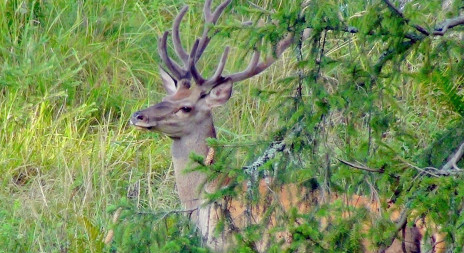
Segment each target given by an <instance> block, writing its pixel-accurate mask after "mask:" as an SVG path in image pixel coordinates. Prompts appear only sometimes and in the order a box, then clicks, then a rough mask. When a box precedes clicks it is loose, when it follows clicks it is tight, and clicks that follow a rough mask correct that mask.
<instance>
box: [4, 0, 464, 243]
mask: <svg viewBox="0 0 464 253" xmlns="http://www.w3.org/2000/svg"><path fill="white" fill-rule="evenodd" d="M214 2H215V4H217V1H214ZM251 2H253V3H251ZM288 2H289V1H283V0H259V1H258V0H257V1H244V0H235V1H233V3H232V5H231V6H230V7H228V9H227V10H226V12H225V15H224V16H223V17H222V18H221V21H220V22H219V25H218V28H220V29H221V30H220V32H219V33H217V34H216V35H215V36H214V38H213V41H212V42H211V44H210V47H209V48H208V50H207V51H206V52H205V55H204V56H203V58H202V60H201V62H200V69H202V71H203V73H206V74H208V73H211V72H212V71H213V70H214V67H215V66H214V64H211V63H214V62H216V61H217V59H218V58H219V55H220V54H221V53H222V51H223V48H224V45H226V44H227V45H230V46H232V47H233V49H232V52H231V54H230V56H229V61H228V64H227V66H226V71H230V72H232V71H238V70H241V69H243V68H244V65H246V63H247V59H248V58H249V57H250V53H251V49H253V47H255V46H256V45H261V46H260V47H259V50H261V51H263V52H265V53H267V54H268V55H269V54H272V53H273V52H272V48H273V46H272V45H273V44H275V42H276V41H278V40H279V39H280V38H282V37H283V36H284V35H285V34H286V33H288V32H292V33H295V34H300V33H302V31H303V29H305V28H311V29H312V30H311V36H310V37H309V39H307V40H306V41H296V43H295V44H294V45H293V46H292V48H291V50H288V52H286V54H285V55H284V56H283V57H282V59H281V60H280V61H278V62H276V63H275V64H274V66H272V67H271V68H270V69H268V70H267V71H266V72H265V73H264V74H262V75H260V76H258V77H256V78H253V79H251V80H248V81H244V82H242V83H237V84H235V86H234V96H233V98H232V99H231V101H229V103H228V104H227V105H226V106H225V107H224V108H220V109H219V110H217V111H216V114H215V115H216V117H215V119H216V126H217V129H218V135H219V139H218V140H216V141H214V140H211V145H212V146H215V147H216V148H217V150H218V153H219V154H218V158H217V159H216V161H217V162H216V163H215V164H214V165H213V166H212V167H210V168H209V170H210V171H214V172H215V173H212V174H211V176H217V174H223V173H227V174H228V175H229V176H232V177H233V178H234V179H236V181H237V182H243V181H245V180H249V179H250V173H247V172H248V171H247V170H242V168H243V167H244V166H246V165H250V164H252V163H253V161H254V160H255V159H256V158H257V157H259V156H260V155H261V154H262V153H263V152H266V150H267V148H268V147H269V145H271V146H272V144H271V143H274V144H273V145H275V144H276V143H280V141H282V140H283V141H284V143H285V146H286V147H285V149H283V151H284V152H280V153H278V154H277V155H276V156H275V157H274V158H273V159H271V160H269V161H267V162H266V163H265V164H264V165H263V166H260V167H259V168H258V171H259V174H260V175H261V176H263V175H268V174H271V175H274V176H275V178H276V179H277V180H275V182H276V183H277V184H279V183H284V182H296V183H298V184H301V185H305V186H308V188H310V189H313V188H318V189H321V190H322V192H324V191H325V192H328V191H334V192H347V193H353V194H360V195H365V196H371V197H372V198H374V199H380V200H382V201H383V202H384V203H386V200H391V201H393V202H395V203H396V206H398V208H400V209H401V211H403V212H404V213H405V214H408V219H407V220H408V224H407V225H409V226H412V225H413V223H414V220H416V219H419V218H421V217H427V219H429V220H433V221H434V223H435V224H439V225H440V228H441V231H443V232H445V233H446V235H447V236H446V241H447V244H448V246H449V247H450V250H452V251H462V245H464V226H463V224H464V218H463V217H464V215H463V214H462V212H463V205H464V203H463V196H464V184H460V182H461V180H462V178H463V176H462V174H463V173H462V172H461V171H460V170H458V169H456V168H453V166H449V165H450V164H449V163H448V161H449V159H450V158H456V160H457V164H456V166H457V167H462V166H463V165H464V164H463V163H462V162H460V157H458V156H456V153H459V152H457V151H458V148H459V147H460V145H461V144H462V143H463V142H464V130H463V129H464V121H463V116H464V100H463V96H464V93H463V87H464V72H463V69H464V60H463V56H464V42H463V36H464V35H463V33H464V30H463V27H464V26H463V23H464V22H460V23H459V22H458V24H457V25H456V26H450V27H449V29H445V27H444V24H445V23H444V22H446V21H450V20H451V21H453V20H454V21H456V20H457V21H459V19H456V17H459V16H460V15H462V11H463V8H464V3H463V2H462V1H460V0H454V1H445V2H442V1H440V0H430V1H419V0H411V1H391V2H390V1H386V0H373V1H364V0H355V1H353V0H352V1H348V0H338V1H327V0H321V1H318V0H317V1H301V0H296V1H292V4H289V3H288ZM184 4H188V5H190V7H191V8H190V11H189V12H188V14H187V15H186V17H185V18H184V22H183V23H182V26H181V30H182V33H183V35H182V36H183V37H182V38H183V40H184V45H186V46H188V47H190V46H191V45H192V42H193V40H194V38H195V37H196V36H197V35H198V34H200V31H201V29H202V28H203V27H202V23H200V22H199V20H200V19H201V10H202V7H203V1H201V0H185V1H174V0H147V1H122V0H121V1H119V0H117V1H95V0H94V1H92V0H91V1H64V0H57V1H17V0H14V1H2V2H0V13H1V15H0V35H1V36H0V63H1V65H0V173H1V175H2V176H1V180H0V184H1V188H0V203H2V204H1V205H0V252H59V251H60V252H68V251H69V252H100V251H110V250H116V249H117V250H118V252H128V251H140V252H147V251H149V250H152V251H153V252H157V251H170V252H179V251H181V250H184V251H194V250H197V251H206V249H202V248H201V245H200V243H199V240H198V237H197V236H196V234H195V229H194V228H193V227H192V226H191V225H189V224H188V221H187V220H186V218H185V217H184V216H183V214H182V212H178V211H177V210H179V207H178V200H177V196H176V194H175V191H174V182H173V176H172V169H171V166H170V157H169V143H170V141H169V139H167V138H166V137H163V136H162V135H159V134H157V133H148V132H138V131H135V130H134V129H133V128H131V127H130V126H129V124H128V119H129V117H130V115H131V113H132V112H134V111H136V110H138V109H140V108H141V107H145V106H147V105H149V104H153V103H155V102H157V101H159V100H160V99H161V98H162V96H163V92H162V89H161V87H160V85H159V76H158V73H157V64H158V62H159V58H158V55H157V43H156V41H157V38H158V36H159V35H160V34H161V33H162V31H164V30H169V29H170V25H171V22H172V19H173V17H174V16H175V15H176V14H177V13H178V10H179V9H180V8H181V7H182V6H183V5H184ZM461 17H462V16H461ZM249 20H251V21H253V25H251V26H243V25H242V22H243V21H249ZM271 21H273V22H271ZM461 21H462V18H461ZM448 24H451V23H449V22H448ZM441 32H443V34H441ZM259 41H262V43H258V42H259ZM211 168H213V169H214V170H211ZM251 177H252V178H251V179H253V177H254V175H253V173H252V176H251ZM235 185H238V184H235ZM227 190H228V191H222V192H219V193H217V194H214V195H212V196H211V198H219V197H223V196H224V195H230V196H234V195H235V193H236V192H237V191H238V190H237V189H235V188H234V187H230V188H228V189H227ZM250 201H252V200H250ZM341 205H342V203H333V204H332V205H322V206H320V207H318V208H316V209H314V211H313V212H311V213H309V214H297V213H291V214H289V215H288V216H286V217H283V219H287V220H290V221H291V220H294V219H296V218H297V217H298V218H303V219H304V220H305V221H307V223H303V224H300V225H298V226H296V225H291V226H290V227H289V228H287V229H289V230H290V231H291V232H292V233H293V236H294V239H295V240H294V243H293V245H292V247H291V248H290V249H297V248H301V247H305V248H306V249H307V250H308V251H323V252H325V251H327V250H331V251H350V250H351V251H357V250H359V247H360V245H359V239H360V238H359V233H358V232H359V229H360V227H359V224H361V223H360V222H359V221H360V220H362V219H363V217H364V216H363V214H362V213H359V214H358V215H353V219H350V220H349V221H346V220H345V221H338V220H336V221H333V224H331V226H330V227H328V228H327V229H326V230H324V231H319V230H318V229H317V224H318V222H319V220H320V218H321V217H324V216H325V215H327V213H328V211H327V210H339V209H340V208H341ZM118 207H122V210H123V211H122V214H121V216H120V217H119V219H118V220H117V221H116V222H113V221H112V219H111V216H112V214H113V213H114V211H115V210H116V209H117V208H118ZM388 212H390V211H386V212H384V213H383V215H382V216H381V217H379V219H378V222H376V223H375V226H374V227H372V229H371V230H370V238H369V239H370V240H371V241H372V242H373V245H374V246H375V247H378V248H382V247H384V246H385V245H387V244H388V242H389V241H391V238H392V237H394V236H395V234H396V231H397V227H396V224H394V223H392V222H391V221H390V220H389V218H388V216H389V215H388ZM288 224H293V223H288ZM357 224H358V225H357ZM111 228H113V229H114V231H115V237H114V239H113V242H112V244H110V245H105V244H104V243H103V239H104V237H105V235H106V233H107V232H108V230H109V229H111ZM260 231H261V228H260V227H259V226H254V227H250V228H248V229H247V230H246V231H244V232H243V233H242V234H240V235H237V241H238V242H239V243H238V246H237V247H239V248H240V249H241V250H242V251H249V250H251V249H252V248H253V247H252V245H253V241H254V240H256V239H257V238H259V235H260V233H261V232H260ZM272 246H273V247H276V248H278V245H272ZM425 247H426V248H427V247H428V248H430V247H431V243H430V242H429V243H428V245H426V246H425Z"/></svg>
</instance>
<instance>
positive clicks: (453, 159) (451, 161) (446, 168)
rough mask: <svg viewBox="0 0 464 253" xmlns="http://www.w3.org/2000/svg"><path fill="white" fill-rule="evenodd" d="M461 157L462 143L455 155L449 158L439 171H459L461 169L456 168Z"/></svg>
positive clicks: (463, 152) (462, 151)
mask: <svg viewBox="0 0 464 253" xmlns="http://www.w3.org/2000/svg"><path fill="white" fill-rule="evenodd" d="M463 155H464V142H463V143H461V145H460V146H459V148H458V150H457V151H456V153H454V155H452V156H451V158H450V159H449V160H448V162H447V163H446V164H445V165H443V167H442V168H441V171H449V170H457V171H460V170H461V169H459V167H458V166H457V163H458V162H459V160H461V158H462V156H463Z"/></svg>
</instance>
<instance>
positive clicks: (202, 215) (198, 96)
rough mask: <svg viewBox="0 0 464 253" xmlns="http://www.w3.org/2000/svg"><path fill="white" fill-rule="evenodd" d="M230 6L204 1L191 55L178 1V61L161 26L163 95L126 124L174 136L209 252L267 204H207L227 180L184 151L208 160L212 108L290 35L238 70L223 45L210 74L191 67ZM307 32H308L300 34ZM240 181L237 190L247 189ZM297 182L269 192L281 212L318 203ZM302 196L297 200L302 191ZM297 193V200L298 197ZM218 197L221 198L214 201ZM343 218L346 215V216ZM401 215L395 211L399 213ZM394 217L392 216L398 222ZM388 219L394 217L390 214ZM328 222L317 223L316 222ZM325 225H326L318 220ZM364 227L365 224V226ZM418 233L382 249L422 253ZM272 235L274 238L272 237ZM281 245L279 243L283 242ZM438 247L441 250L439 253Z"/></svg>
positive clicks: (177, 166) (406, 232)
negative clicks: (212, 175)
mask: <svg viewBox="0 0 464 253" xmlns="http://www.w3.org/2000/svg"><path fill="white" fill-rule="evenodd" d="M230 3H231V0H225V1H223V2H222V3H220V4H219V5H218V6H217V7H216V8H215V9H214V10H213V9H212V7H211V5H212V0H205V3H204V8H203V14H204V20H205V25H204V30H203V32H202V35H201V37H200V38H199V39H196V40H195V42H194V44H193V47H192V49H191V50H190V52H187V51H186V49H185V48H184V47H183V45H182V43H181V38H180V29H179V27H180V24H181V21H182V19H183V17H184V15H185V14H186V13H187V11H188V6H184V7H183V8H182V9H181V10H180V12H179V13H178V15H177V16H176V17H175V19H174V21H173V24H172V34H171V35H172V42H173V47H174V52H175V53H176V55H177V58H178V60H177V61H176V60H174V59H173V58H171V57H170V56H169V54H168V42H167V40H168V36H169V34H170V32H169V31H165V32H164V33H163V35H162V36H161V37H160V38H159V41H158V53H159V56H160V58H161V60H162V62H163V63H164V66H165V67H161V66H160V68H159V71H160V77H161V80H162V84H163V87H164V89H165V91H166V93H167V95H166V96H165V97H164V98H163V99H162V101H161V102H160V103H158V104H155V105H153V106H150V107H148V108H146V109H143V110H139V111H137V112H135V113H134V114H133V115H132V116H131V118H130V122H131V124H132V125H133V126H135V127H136V128H138V129H143V130H149V131H158V132H161V133H163V134H165V135H166V136H168V137H170V138H171V139H172V146H171V155H172V163H173V167H174V176H175V182H176V188H177V194H178V196H179V199H180V202H181V205H182V208H184V209H185V210H189V211H190V219H191V221H192V223H193V224H195V226H196V227H197V228H198V230H199V233H200V235H201V237H202V241H203V242H204V244H205V246H207V247H208V248H210V249H212V250H213V251H215V252H224V251H227V250H228V249H230V247H231V246H232V245H233V244H234V240H233V239H232V236H231V234H232V233H233V232H236V231H239V230H240V229H241V228H243V227H245V226H246V225H247V224H249V222H250V219H247V217H250V216H253V218H254V219H253V220H254V222H260V221H263V219H264V218H263V216H264V213H265V209H266V208H265V206H266V203H265V201H260V202H259V203H258V204H256V206H255V207H253V208H252V209H251V214H250V209H249V208H248V207H247V206H246V203H244V201H243V200H241V199H228V200H224V201H222V202H221V201H218V202H215V203H210V202H208V200H207V198H206V197H205V195H206V194H207V193H211V192H214V191H215V190H217V189H220V188H222V187H225V186H227V184H228V180H225V181H221V182H219V181H218V180H213V181H211V182H206V181H207V177H206V175H205V173H203V172H200V171H191V170H188V168H190V167H191V166H193V165H192V161H191V159H190V154H191V153H195V154H197V155H201V156H203V157H204V158H205V163H206V164H210V163H212V161H213V157H214V149H213V148H210V147H208V144H207V142H206V139H207V138H216V130H215V127H214V122H213V115H212V110H213V108H215V107H218V106H222V105H224V104H225V103H226V102H227V101H228V100H229V99H230V98H231V95H232V88H233V84H234V83H237V82H240V81H243V80H246V79H249V78H251V77H253V76H256V75H258V74H260V73H262V72H263V71H264V70H266V69H268V68H269V67H270V66H271V65H272V64H273V63H275V62H276V61H277V60H278V59H279V57H280V56H281V55H282V53H283V52H284V51H285V50H286V49H287V48H289V47H290V46H291V45H292V43H293V41H294V39H295V35H294V34H292V33H288V34H287V35H286V36H284V37H283V38H282V39H281V40H280V41H278V42H277V44H276V46H275V47H274V52H273V54H272V55H270V56H267V57H264V59H262V60H260V58H261V57H260V52H259V51H258V50H255V51H254V52H253V55H252V57H251V59H250V61H249V63H248V66H247V67H246V68H245V69H244V70H243V71H241V72H237V73H232V74H227V75H226V74H224V68H225V65H226V61H227V58H228V54H229V51H230V50H229V47H228V46H226V47H225V49H224V52H223V53H222V56H221V57H220V59H219V63H218V64H217V67H216V70H215V72H214V74H213V75H212V76H211V77H209V78H205V77H203V76H202V74H201V73H200V71H199V70H198V69H197V67H196V64H197V62H198V61H199V59H200V57H201V56H202V55H203V53H204V51H205V49H206V48H207V46H208V44H209V42H210V40H211V35H210V34H211V33H210V29H211V27H213V26H214V25H216V24H217V22H218V20H219V18H220V16H221V15H222V13H223V12H224V10H225V9H226V7H227V6H228V5H229V4H230ZM306 37H308V35H306ZM256 183H257V184H258V188H259V192H260V193H261V194H262V195H266V194H267V195H269V193H270V190H269V186H268V184H267V183H266V182H264V180H260V181H259V182H256ZM246 188H247V187H246V186H243V191H244V192H245V191H246ZM302 191H304V189H303V190H302V187H300V186H298V185H296V184H288V185H285V186H282V187H280V188H279V189H277V190H274V191H273V193H274V194H275V195H278V196H279V198H280V202H281V203H282V206H283V209H285V210H289V209H290V208H297V209H298V210H299V211H300V212H305V211H308V210H310V209H311V208H312V206H313V205H315V204H316V203H317V202H321V201H322V200H320V197H319V196H320V195H319V194H317V193H313V194H311V196H309V197H308V196H307V195H305V194H304V193H302ZM304 195H305V196H306V197H304V198H301V196H304ZM298 196H300V197H298ZM326 199H328V201H336V200H340V199H343V200H344V203H346V204H347V205H348V206H350V207H353V208H366V209H367V210H368V211H369V212H370V213H374V214H375V213H378V212H379V211H378V210H379V209H380V203H379V202H378V201H374V200H371V199H370V198H367V197H364V196H358V195H351V196H348V195H346V194H331V195H330V196H329V197H328V198H326ZM219 202H221V203H219ZM225 216H227V220H228V221H229V222H228V228H227V229H225V231H223V232H221V233H219V234H217V233H215V232H214V231H215V227H216V225H217V224H218V223H219V221H220V220H221V219H224V217H225ZM343 216H349V214H348V213H346V214H343ZM398 217H399V215H398V214H397V215H396V218H398ZM396 218H395V219H396ZM392 219H393V218H392ZM276 220H277V218H276V217H275V216H272V217H270V218H269V221H268V224H269V227H271V226H272V225H273V224H275V223H276ZM324 223H325V224H327V223H328V221H323V222H322V224H324ZM322 226H325V225H322ZM364 226H366V228H368V227H369V226H370V224H368V223H366V224H364ZM423 234H424V232H423V231H422V232H421V230H420V229H418V228H417V227H412V228H411V227H405V226H404V229H403V233H402V236H399V237H398V238H395V239H394V241H393V242H392V244H391V245H390V246H389V247H388V248H386V249H383V250H382V251H383V252H420V247H421V246H420V241H421V238H422V237H423ZM277 237H278V238H277V239H280V240H284V241H285V242H284V244H287V245H288V244H289V243H291V240H292V238H291V233H289V232H288V231H282V232H280V233H277ZM271 239H272V238H270V237H269V236H267V235H264V236H263V239H262V240H261V241H260V242H258V243H256V244H255V246H254V247H255V250H256V251H259V252H265V251H266V247H267V245H268V244H269V241H270V240H271ZM273 239H276V238H273ZM362 244H363V250H364V251H365V252H371V246H370V245H369V243H368V242H365V241H364V240H363V242H362ZM283 247H285V246H283ZM436 252H439V250H437V251H436Z"/></svg>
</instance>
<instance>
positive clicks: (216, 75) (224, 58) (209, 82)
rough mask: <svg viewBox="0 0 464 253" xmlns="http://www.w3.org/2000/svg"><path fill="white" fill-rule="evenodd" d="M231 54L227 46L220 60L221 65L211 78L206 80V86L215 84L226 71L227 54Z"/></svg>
mask: <svg viewBox="0 0 464 253" xmlns="http://www.w3.org/2000/svg"><path fill="white" fill-rule="evenodd" d="M228 55H229V47H226V49H225V50H224V53H222V57H221V61H220V62H219V65H218V66H217V68H216V72H214V75H213V76H212V77H211V79H209V80H207V81H206V82H205V86H207V87H208V86H213V85H215V84H217V83H218V81H219V80H220V79H221V77H222V76H221V75H222V71H224V66H225V65H226V62H227V56H228Z"/></svg>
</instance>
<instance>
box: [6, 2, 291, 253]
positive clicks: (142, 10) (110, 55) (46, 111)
mask: <svg viewBox="0 0 464 253" xmlns="http://www.w3.org/2000/svg"><path fill="white" fill-rule="evenodd" d="M202 2H203V1H200V0H191V1H170V0H163V1H158V0H156V1H155V0H152V1H122V0H117V1H64V0H58V1H2V2H1V3H0V13H2V15H0V35H1V36H0V63H1V65H0V91H1V92H0V173H1V174H2V176H1V181H0V184H1V188H0V203H2V204H1V205H0V252H58V251H66V250H70V251H72V252H74V251H76V252H84V251H85V252H89V251H90V252H98V251H101V250H102V249H103V247H104V245H103V244H102V239H103V237H104V235H105V233H106V231H107V228H108V227H110V225H111V224H110V223H111V221H110V220H111V219H110V217H109V215H110V214H109V213H108V212H107V211H106V210H107V207H108V206H109V205H112V204H115V203H118V202H119V201H120V200H121V199H122V198H128V199H129V200H130V201H132V202H134V203H135V204H136V205H137V206H140V207H148V208H151V209H153V210H157V209H168V208H175V207H176V206H177V205H178V202H177V198H176V194H175V191H174V182H173V175H172V168H171V165H170V155H169V147H168V146H169V143H170V141H169V140H168V139H167V138H165V137H162V136H160V135H158V134H153V133H140V132H137V131H135V130H134V129H133V128H131V127H130V126H129V124H128V119H129V117H130V115H131V113H132V112H134V111H136V110H138V109H140V108H142V107H144V106H147V105H149V104H152V103H154V102H156V101H159V100H160V98H161V97H162V96H163V92H162V90H161V88H160V86H159V77H158V73H157V68H158V67H157V64H158V58H157V57H158V56H157V37H158V36H159V35H160V34H161V32H162V31H164V30H167V29H169V26H170V24H171V20H172V19H173V16H174V15H176V14H177V12H178V10H179V8H180V7H182V5H183V4H184V3H187V4H189V5H190V6H191V11H190V12H189V13H188V14H187V15H186V17H185V19H184V22H183V24H182V33H183V39H184V45H186V46H187V47H189V46H191V44H192V41H193V38H195V36H197V35H198V34H199V33H200V32H199V31H200V29H202V24H200V22H199V21H198V20H200V19H201V17H200V14H201V8H202ZM192 9H193V10H192ZM224 40H226V41H224ZM224 40H223V41H220V42H216V43H214V42H213V43H211V46H210V47H211V48H209V49H208V52H206V54H205V59H204V61H203V62H202V64H204V65H205V66H204V67H202V68H203V69H205V71H206V72H205V73H210V72H211V70H212V69H214V67H215V66H209V64H208V66H206V65H207V64H206V63H209V62H215V61H216V60H217V59H218V56H219V55H220V53H221V52H222V49H223V47H224V43H229V44H232V45H233V44H234V43H233V39H230V41H227V39H224ZM243 55H244V53H243V52H239V51H238V50H237V51H234V54H232V55H231V56H230V59H229V63H228V68H229V69H233V70H238V69H241V68H242V65H243V59H242V58H243ZM208 71H209V72H208ZM269 73H270V74H269V75H266V76H260V77H258V78H256V79H254V80H252V81H250V82H244V83H243V84H240V85H238V87H237V89H236V95H235V96H234V99H233V102H232V103H229V107H228V108H224V109H220V110H219V111H218V113H217V121H218V122H219V123H218V125H219V134H220V135H222V136H225V137H227V138H229V139H232V140H234V139H236V140H242V139H244V138H249V137H250V136H253V138H254V139H256V138H258V136H257V134H256V133H261V132H263V130H265V129H268V128H271V126H272V124H271V122H269V121H266V120H264V119H263V118H262V117H260V116H259V115H260V114H267V113H268V112H269V111H270V110H271V109H272V107H270V105H268V104H263V103H259V101H258V102H253V101H252V98H251V97H250V93H251V89H252V87H255V86H256V85H258V84H260V85H261V84H265V85H267V86H269V85H270V84H273V83H274V85H275V82H273V80H275V79H278V78H279V75H281V74H282V75H284V74H285V69H284V70H283V71H282V72H276V73H274V74H272V73H273V71H269ZM267 88H269V87H267ZM239 115H242V117H239ZM226 129H228V130H226ZM245 134H246V136H245Z"/></svg>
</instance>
